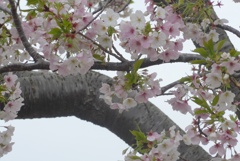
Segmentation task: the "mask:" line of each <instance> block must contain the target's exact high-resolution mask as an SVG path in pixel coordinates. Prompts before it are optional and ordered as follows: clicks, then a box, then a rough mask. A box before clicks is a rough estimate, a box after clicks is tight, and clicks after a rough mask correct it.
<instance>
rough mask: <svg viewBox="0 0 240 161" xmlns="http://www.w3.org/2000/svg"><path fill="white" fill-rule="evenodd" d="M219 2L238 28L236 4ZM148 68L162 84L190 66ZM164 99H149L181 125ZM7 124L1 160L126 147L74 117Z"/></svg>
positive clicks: (94, 157)
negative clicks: (8, 146)
mask: <svg viewBox="0 0 240 161" xmlns="http://www.w3.org/2000/svg"><path fill="white" fill-rule="evenodd" d="M135 1H136V2H137V4H134V7H135V9H136V8H137V9H144V3H143V1H144V0H135ZM229 1H230V2H229ZM222 3H224V6H222V7H221V8H220V9H217V12H218V13H219V17H222V18H227V19H229V21H230V22H229V25H231V26H233V27H235V28H237V29H239V26H240V21H239V8H240V4H234V3H232V2H231V0H223V1H222ZM232 39H233V41H234V44H235V45H236V48H238V49H239V45H238V44H239V43H240V41H239V39H237V38H236V36H233V37H232ZM237 45H238V46H237ZM193 49H194V48H193V46H192V45H191V44H186V45H185V48H184V52H189V51H190V50H193ZM156 69H157V70H156ZM166 69H167V72H166ZM151 70H153V71H158V74H159V78H163V80H164V81H163V82H162V85H166V84H167V83H169V82H172V81H175V80H177V79H178V78H180V77H182V76H185V75H186V74H187V73H189V74H190V67H189V66H188V65H186V64H183V63H181V64H180V63H179V64H174V65H170V66H169V65H161V66H158V67H157V68H156V67H154V68H151ZM104 73H106V74H110V73H109V72H104ZM164 100H166V97H159V98H156V99H152V102H153V103H154V104H155V105H156V106H158V107H159V108H160V109H161V110H162V111H164V112H165V113H166V114H167V115H169V116H170V117H171V118H172V119H173V120H174V121H175V122H178V123H181V124H180V126H181V127H182V128H184V127H185V126H186V125H187V124H188V121H191V118H189V117H186V116H183V115H181V114H178V113H176V112H173V111H172V110H171V108H170V106H168V105H167V104H166V103H165V102H164ZM173 116H174V117H173ZM182 120H185V121H184V122H183V121H182ZM11 124H12V125H13V126H15V128H16V129H15V134H14V138H13V139H14V142H15V145H14V146H13V151H12V152H11V153H9V154H7V155H6V156H4V157H3V158H1V161H100V160H102V161H103V160H104V161H119V160H124V158H123V156H122V154H121V153H122V150H124V149H126V148H127V147H128V145H127V144H125V143H124V142H123V141H122V140H120V139H119V138H118V137H117V136H115V135H114V134H112V133H111V132H109V131H108V130H107V129H105V128H101V127H99V126H95V125H93V124H92V123H89V122H86V121H82V120H79V119H77V118H74V117H67V118H55V119H33V120H17V121H12V122H11Z"/></svg>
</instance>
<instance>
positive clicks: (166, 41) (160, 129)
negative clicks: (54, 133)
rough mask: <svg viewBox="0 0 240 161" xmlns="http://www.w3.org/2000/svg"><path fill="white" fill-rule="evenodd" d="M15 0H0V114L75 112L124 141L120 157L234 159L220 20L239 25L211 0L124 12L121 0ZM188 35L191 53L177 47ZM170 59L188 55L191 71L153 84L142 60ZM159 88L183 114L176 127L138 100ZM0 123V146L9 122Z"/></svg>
mask: <svg viewBox="0 0 240 161" xmlns="http://www.w3.org/2000/svg"><path fill="white" fill-rule="evenodd" d="M234 2H239V1H234ZM19 3H20V1H17V2H15V1H14V0H9V1H5V0H2V1H0V10H1V12H0V18H1V19H0V24H1V28H0V32H1V38H0V43H1V46H0V53H1V66H0V72H1V74H2V84H1V86H0V87H1V88H0V90H1V97H0V101H1V112H0V118H1V119H2V120H4V121H9V120H12V119H15V118H17V119H22V118H46V117H51V118H52V117H53V118H54V117H59V116H76V117H78V118H80V119H83V120H88V121H91V122H93V123H95V124H98V125H100V126H103V127H106V128H108V129H109V130H110V131H112V132H113V133H115V134H116V135H118V136H119V137H120V138H121V139H123V140H124V141H125V142H126V143H128V144H129V145H131V146H132V149H130V150H127V151H126V156H125V160H127V161H133V160H137V161H139V160H144V161H150V160H159V161H160V160H161V161H162V160H168V161H175V160H201V161H202V160H206V161H207V160H229V161H233V160H234V161H235V160H240V157H239V155H240V153H239V152H237V151H236V149H235V147H236V146H237V142H238V140H237V136H238V134H239V125H240V124H239V120H238V118H239V112H238V110H237V109H238V104H239V103H238V100H239V98H238V97H239V89H238V88H239V83H238V75H239V73H238V71H239V70H240V66H239V52H238V51H237V50H235V48H234V46H233V45H232V43H231V42H230V40H229V38H228V36H227V34H226V32H225V30H226V31H230V32H232V33H233V34H235V35H236V36H238V37H239V36H240V33H239V31H238V30H236V29H234V28H232V27H231V26H228V25H226V24H225V23H226V22H227V21H226V20H224V19H219V18H218V17H217V15H216V14H215V12H214V10H213V6H219V7H221V6H222V3H221V2H220V1H217V2H215V1H202V0H197V1H195V2H194V3H192V2H191V1H187V2H183V1H181V0H180V1H177V2H175V1H172V0H166V1H164V0H163V1H160V0H154V1H152V0H145V3H146V8H147V11H146V12H142V11H140V10H137V11H136V12H132V11H131V9H130V8H129V4H130V3H132V1H131V0H108V1H100V0H89V1H87V0H79V1H77V0H76V1H75V0H61V1H55V0H51V1H50V0H49V1H46V0H38V1H36V0H28V1H27V6H28V9H22V8H21V7H20V6H19ZM126 17H128V19H127V18H126ZM188 39H191V40H192V41H193V42H194V44H195V46H196V49H195V50H194V52H195V54H187V53H181V51H182V49H183V45H184V44H183V43H184V41H186V40H188ZM120 48H121V49H122V50H124V51H125V52H124V53H122V52H120V50H119V49H120ZM173 62H176V63H177V62H184V63H190V64H192V65H193V68H192V75H191V76H186V77H184V78H179V80H176V81H175V82H171V83H169V84H168V85H166V86H161V85H160V81H161V79H159V78H158V77H157V75H156V73H149V72H148V70H147V67H150V66H153V65H161V64H164V63H173ZM143 68H144V69H143ZM93 69H96V70H112V71H117V76H116V77H114V78H113V79H111V78H109V77H107V76H104V75H102V74H100V73H96V72H93V71H91V70H93ZM36 70H37V71H36ZM13 72H14V73H13ZM169 94H170V95H172V96H173V97H172V98H171V99H169V100H166V101H167V102H168V103H169V104H170V105H171V106H172V108H173V110H176V111H179V112H181V113H182V114H187V113H189V114H191V115H192V117H193V121H192V122H190V123H189V126H187V127H186V129H185V131H183V130H181V129H180V128H179V127H178V126H177V125H176V124H175V123H174V122H172V121H171V120H170V119H169V118H168V117H167V116H166V115H165V114H163V113H162V112H161V111H160V109H159V108H157V107H155V106H154V105H153V104H151V103H150V102H148V100H149V99H150V98H152V97H161V96H163V95H169ZM190 102H192V103H193V104H194V105H191V103H190ZM66 107H67V108H66ZM20 108H21V109H20ZM226 111H229V112H230V114H228V113H226ZM122 125H124V126H122ZM2 127H3V129H4V130H5V131H4V130H3V131H2V132H1V137H0V141H1V144H0V155H1V156H3V155H4V154H6V153H8V152H9V151H11V148H12V145H13V143H12V142H11V136H12V135H13V131H14V128H13V127H11V126H2ZM129 131H131V132H129ZM200 143H201V144H203V145H207V144H210V143H211V144H212V146H211V147H210V148H209V150H208V152H209V153H208V152H206V151H204V150H203V149H202V148H201V147H200V146H199V144H200ZM136 152H140V154H139V155H138V154H137V153H136ZM229 153H230V156H229V157H228V156H227V154H229ZM211 155H214V156H216V157H213V158H212V156H211Z"/></svg>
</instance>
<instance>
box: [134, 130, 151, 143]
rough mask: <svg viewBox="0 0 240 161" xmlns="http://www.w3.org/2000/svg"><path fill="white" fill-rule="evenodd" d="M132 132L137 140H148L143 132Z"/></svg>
mask: <svg viewBox="0 0 240 161" xmlns="http://www.w3.org/2000/svg"><path fill="white" fill-rule="evenodd" d="M130 132H131V134H132V135H133V136H135V139H136V140H137V141H145V140H147V137H146V135H145V134H144V133H143V132H141V131H136V130H132V131H130Z"/></svg>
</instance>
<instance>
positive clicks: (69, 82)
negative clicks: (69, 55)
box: [18, 72, 211, 161]
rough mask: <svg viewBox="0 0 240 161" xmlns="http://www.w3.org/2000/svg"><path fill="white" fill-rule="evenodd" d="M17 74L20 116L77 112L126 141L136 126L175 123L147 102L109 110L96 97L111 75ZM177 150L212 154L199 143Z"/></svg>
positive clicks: (200, 157) (203, 157)
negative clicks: (103, 83) (21, 105)
mask: <svg viewBox="0 0 240 161" xmlns="http://www.w3.org/2000/svg"><path fill="white" fill-rule="evenodd" d="M19 77H20V79H19V80H20V83H21V86H22V91H23V94H22V95H23V97H24V99H25V102H24V103H25V106H23V107H22V110H21V111H20V112H19V116H18V118H19V119H25V118H51V117H53V118H54V117H63V116H76V117H78V118H80V119H83V120H87V121H90V122H92V123H94V124H97V125H100V126H102V127H106V128H107V129H109V130H110V131H111V132H113V133H115V134H116V135H117V136H119V137H120V138H121V139H122V140H124V141H125V142H126V143H127V144H129V145H132V144H134V142H135V141H134V137H133V136H132V135H131V134H130V132H129V130H134V129H137V127H138V126H139V127H140V129H141V130H142V131H143V132H145V133H147V132H149V131H150V130H153V131H158V132H161V131H162V130H164V129H166V130H167V129H169V128H170V127H171V126H173V125H176V124H175V123H174V122H173V121H172V120H171V119H170V118H169V117H168V116H166V115H165V114H164V113H163V112H162V111H160V110H159V109H158V108H157V107H156V106H154V105H153V104H151V103H150V102H148V103H147V104H145V105H144V104H141V105H138V107H136V108H133V109H131V110H130V111H128V112H123V113H122V114H119V112H118V111H115V110H111V109H110V108H109V107H108V105H106V104H105V103H104V102H103V100H101V99H99V95H100V93H99V90H98V89H99V88H100V87H101V83H102V82H111V79H110V78H109V77H107V76H105V75H102V74H99V73H96V72H89V73H88V74H87V75H85V76H81V75H78V76H68V77H60V76H58V75H56V74H53V73H46V72H45V73H42V72H23V73H19ZM178 128H179V127H178ZM179 151H180V153H181V157H182V158H184V159H186V160H187V161H192V160H194V161H209V160H210V158H211V157H210V156H209V154H208V153H207V152H205V151H204V150H203V149H202V148H201V147H200V146H187V145H185V144H181V146H180V148H179ZM186 160H185V161H186Z"/></svg>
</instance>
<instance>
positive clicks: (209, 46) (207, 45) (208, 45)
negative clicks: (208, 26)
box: [203, 39, 214, 56]
mask: <svg viewBox="0 0 240 161" xmlns="http://www.w3.org/2000/svg"><path fill="white" fill-rule="evenodd" d="M203 45H204V47H205V48H206V49H208V51H209V54H210V55H211V56H213V55H214V43H213V41H212V39H210V40H209V41H208V42H203Z"/></svg>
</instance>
